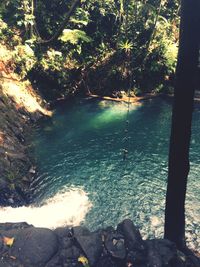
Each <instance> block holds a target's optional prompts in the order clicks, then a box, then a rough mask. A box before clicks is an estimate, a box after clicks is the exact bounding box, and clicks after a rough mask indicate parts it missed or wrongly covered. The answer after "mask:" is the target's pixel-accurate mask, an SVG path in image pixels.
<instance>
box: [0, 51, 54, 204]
mask: <svg viewBox="0 0 200 267" xmlns="http://www.w3.org/2000/svg"><path fill="white" fill-rule="evenodd" d="M1 49H2V48H1ZM0 52H1V51H0ZM4 54H5V51H4ZM44 107H45V103H44V102H43V101H42V99H41V98H40V96H39V95H38V94H37V93H36V92H35V91H34V90H33V89H32V87H31V85H30V83H29V82H28V81H20V80H19V77H18V76H17V75H16V74H14V73H12V72H11V71H9V69H8V68H7V62H6V61H5V58H4V59H2V58H1V53H0V205H13V206H14V205H18V204H24V203H26V201H27V192H28V188H29V185H30V182H31V180H32V179H33V177H34V174H35V169H34V166H33V165H34V164H33V162H32V160H31V159H30V157H29V156H28V151H27V148H28V143H27V136H28V135H29V133H30V130H31V126H32V125H33V123H34V122H35V121H37V120H38V119H39V118H40V117H42V116H50V115H51V112H50V111H48V110H47V109H45V108H44Z"/></svg>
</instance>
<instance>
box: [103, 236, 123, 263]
mask: <svg viewBox="0 0 200 267" xmlns="http://www.w3.org/2000/svg"><path fill="white" fill-rule="evenodd" d="M104 242H105V247H106V249H107V251H108V252H109V254H110V255H111V256H112V257H114V258H117V259H125V257H126V249H125V244H124V242H125V241H124V237H123V236H122V235H121V234H118V233H108V234H107V235H106V236H105V241H104Z"/></svg>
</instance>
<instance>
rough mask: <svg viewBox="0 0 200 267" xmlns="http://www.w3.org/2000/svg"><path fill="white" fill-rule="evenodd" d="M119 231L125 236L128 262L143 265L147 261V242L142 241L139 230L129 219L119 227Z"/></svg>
mask: <svg viewBox="0 0 200 267" xmlns="http://www.w3.org/2000/svg"><path fill="white" fill-rule="evenodd" d="M117 231H118V232H119V233H121V234H123V235H124V238H125V246H126V248H127V250H128V251H129V252H128V255H127V261H130V262H131V263H133V264H139V263H143V262H145V260H146V248H145V242H144V241H143V240H142V237H141V235H140V232H139V230H138V229H137V228H136V227H135V225H134V224H133V222H132V221H131V220H129V219H126V220H124V221H123V222H121V223H120V224H118V226H117Z"/></svg>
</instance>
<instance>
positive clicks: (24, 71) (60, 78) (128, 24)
mask: <svg viewBox="0 0 200 267" xmlns="http://www.w3.org/2000/svg"><path fill="white" fill-rule="evenodd" d="M72 2H73V0H71V1H65V0H61V1H57V0H52V1H49V0H37V1H33V0H23V1H20V0H15V1H13V0H12V1H11V0H7V1H3V3H0V40H1V42H3V43H5V44H6V43H7V44H9V45H11V46H12V47H13V53H14V58H15V65H16V70H18V72H19V73H21V76H22V77H25V76H26V75H29V74H30V75H32V73H37V75H35V76H34V79H37V78H39V77H40V76H41V77H46V79H49V80H50V81H51V82H52V81H53V82H54V84H55V85H54V87H56V84H57V86H58V90H57V95H58V96H59V95H60V94H62V95H63V94H64V95H65V94H68V93H69V92H70V93H71V92H75V91H77V90H82V91H84V90H85V91H88V88H89V90H94V93H95V92H97V93H102V94H104V93H106V94H112V91H115V90H125V91H126V90H128V88H129V84H130V76H131V75H132V76H133V77H134V80H135V84H134V87H135V88H137V89H134V90H135V91H136V93H139V94H140V93H142V92H149V91H162V90H163V88H165V87H166V86H171V83H170V82H171V81H170V79H171V78H170V77H173V75H174V71H175V66H176V57H177V41H178V26H179V19H178V16H177V14H178V8H179V1H178V0H173V1H172V0H168V1H165V0H162V1H161V2H160V0H145V1H143V0H137V1H136V0H132V1H131V0H105V1H100V0H82V1H81V5H80V6H79V7H78V8H77V9H76V12H75V13H74V14H73V16H71V18H70V21H69V23H68V25H66V29H65V30H64V31H63V33H62V35H61V36H60V37H59V38H58V39H57V40H55V41H54V42H53V43H51V44H48V45H46V46H45V45H42V46H41V45H38V44H37V41H38V40H41V39H49V38H50V37H51V36H52V35H53V34H54V33H55V32H56V31H57V30H58V28H59V25H61V24H62V22H63V18H64V16H65V13H66V12H67V10H69V8H70V6H71V4H72ZM34 3H35V5H34ZM166 77H167V78H166ZM61 87H62V90H61V89H60V88H61ZM104 88H106V89H105V90H104ZM52 90H53V89H52ZM54 90H55V89H54ZM61 92H62V93H61Z"/></svg>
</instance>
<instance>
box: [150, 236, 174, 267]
mask: <svg viewBox="0 0 200 267" xmlns="http://www.w3.org/2000/svg"><path fill="white" fill-rule="evenodd" d="M146 243H147V247H148V263H149V267H163V266H165V267H171V266H173V262H175V261H176V259H177V250H176V247H175V244H174V243H172V242H170V241H168V240H163V239H160V240H159V239H155V240H147V241H146ZM176 267H178V266H176Z"/></svg>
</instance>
